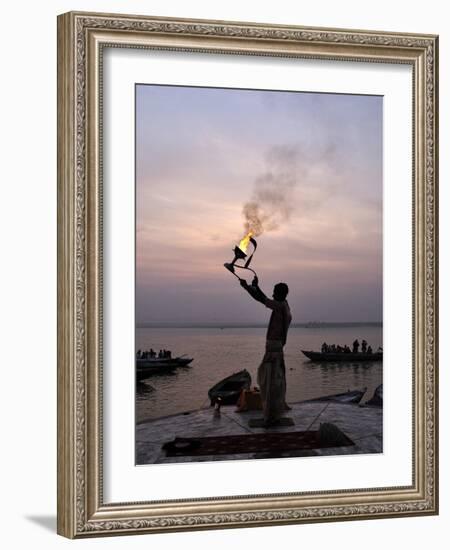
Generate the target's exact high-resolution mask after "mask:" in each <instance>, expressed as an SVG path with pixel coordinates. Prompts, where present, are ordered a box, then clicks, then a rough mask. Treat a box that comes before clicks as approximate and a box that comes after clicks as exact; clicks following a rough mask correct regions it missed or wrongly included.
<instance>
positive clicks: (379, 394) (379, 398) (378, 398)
mask: <svg viewBox="0 0 450 550" xmlns="http://www.w3.org/2000/svg"><path fill="white" fill-rule="evenodd" d="M366 405H369V406H371V407H382V406H383V384H380V385H379V386H378V387H377V388H376V390H375V391H374V393H373V396H372V397H371V398H370V399H369V401H366Z"/></svg>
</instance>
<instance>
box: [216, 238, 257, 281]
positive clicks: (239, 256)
mask: <svg viewBox="0 0 450 550" xmlns="http://www.w3.org/2000/svg"><path fill="white" fill-rule="evenodd" d="M252 235H253V233H252V232H251V231H250V232H249V233H248V234H247V235H246V236H245V237H244V238H243V239H242V240H241V242H240V243H239V246H235V247H234V249H233V252H234V258H233V261H232V262H231V263H225V264H223V265H224V266H225V268H226V269H228V271H230V272H231V273H233V275H236V273H235V271H234V270H235V268H236V267H239V268H240V269H249V270H250V271H253V269H251V268H250V267H249V265H250V262H251V261H252V258H253V254H254V253H255V250H256V247H257V246H258V245H257V243H256V240H255V239H254V238H253V237H252ZM250 242H251V243H252V245H253V252H252V254H251V256H250V258H249V259H248V260H247V261H246V263H245V265H239V264H236V262H237V261H238V260H245V258H247V253H246V252H247V247H248V244H249V243H250ZM253 273H255V272H254V271H253ZM236 277H237V275H236Z"/></svg>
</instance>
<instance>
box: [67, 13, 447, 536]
mask: <svg viewBox="0 0 450 550" xmlns="http://www.w3.org/2000/svg"><path fill="white" fill-rule="evenodd" d="M105 48H139V49H143V50H152V49H153V50H167V51H182V52H187V51H190V52H198V53H201V54H202V55H208V54H209V53H215V54H222V53H223V54H239V55H248V56H268V57H272V58H273V59H278V58H283V57H290V58H301V59H322V60H323V59H326V60H342V61H355V62H363V63H365V62H367V63H392V64H404V65H409V66H410V67H411V68H412V75H413V76H412V78H413V83H412V90H413V94H412V95H413V105H412V128H413V138H412V143H413V151H412V157H411V158H412V175H413V177H412V185H411V191H412V192H411V197H410V198H409V200H411V201H412V211H413V219H412V241H413V242H412V251H413V262H412V266H413V285H412V287H413V297H412V302H413V312H412V318H413V327H412V334H413V338H412V340H413V341H412V346H411V355H412V364H413V373H412V381H413V384H412V394H413V397H412V399H413V415H412V416H413V417H412V419H411V420H412V422H411V424H412V432H413V433H412V474H411V478H412V484H411V485H408V486H389V487H382V488H380V487H376V488H360V489H347V488H343V489H342V490H334V489H333V490H329V491H316V492H308V491H305V492H302V493H298V492H287V493H280V494H258V495H245V496H238V495H236V496H232V497H230V496H227V497H220V496H217V497H214V498H211V497H207V498H191V499H186V498H180V499H175V500H174V499H172V500H170V499H169V500H160V499H159V500H154V499H152V495H151V494H149V495H148V500H146V501H145V502H134V501H130V502H113V503H111V502H105V500H104V476H103V460H104V458H105V457H104V449H103V422H104V412H103V385H102V384H103V351H102V346H103V336H102V326H103V224H102V215H103V214H102V208H103V202H102V200H103V194H102V190H103V155H102V143H103V141H102V140H103V126H102V120H103V119H102V94H101V91H102V86H103V81H102V77H103V61H102V60H103V52H104V49H105ZM437 118H438V38H437V36H433V35H418V34H406V33H387V32H376V31H354V30H342V29H322V28H305V27H297V26H288V25H286V26H281V25H264V24H256V23H240V22H223V21H206V20H205V21H203V20H189V19H171V18H157V17H143V16H132V15H111V14H95V13H77V12H70V13H66V14H63V15H61V16H59V17H58V533H59V534H61V535H64V536H66V537H69V538H82V537H89V536H103V535H121V534H124V535H125V534H136V533H153V532H163V531H184V530H192V529H206V528H231V527H245V526H249V527H250V526H263V525H281V524H289V523H306V522H318V521H340V520H350V519H354V520H356V519H374V518H386V517H399V516H416V515H430V514H437V513H438V370H437V369H438V345H437V338H438V332H437V326H438V310H437V307H438V276H437V267H438V257H437V254H438V192H437V184H438V172H437V170H438V163H437V155H438V134H437V130H438V123H437Z"/></svg>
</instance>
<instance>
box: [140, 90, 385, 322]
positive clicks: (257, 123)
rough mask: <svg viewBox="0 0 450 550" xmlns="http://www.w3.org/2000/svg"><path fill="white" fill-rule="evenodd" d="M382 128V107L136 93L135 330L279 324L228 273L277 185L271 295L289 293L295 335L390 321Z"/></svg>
mask: <svg viewBox="0 0 450 550" xmlns="http://www.w3.org/2000/svg"><path fill="white" fill-rule="evenodd" d="M382 116H383V114H382V97H379V96H356V95H338V94H321V93H303V92H284V91H283V92H277V91H260V90H234V89H218V88H194V87H178V86H161V85H157V86H156V85H155V86H154V85H137V86H136V322H137V324H145V323H151V324H159V323H161V324H171V323H173V324H209V323H211V324H219V325H220V324H234V323H235V324H247V323H264V322H265V321H266V320H267V311H266V310H265V308H264V307H262V306H261V304H258V303H256V302H254V301H252V300H251V299H250V298H249V296H248V295H247V293H245V291H243V289H241V288H240V286H239V283H238V281H237V279H236V278H235V277H233V276H232V275H231V274H230V273H229V272H228V271H226V270H225V268H224V267H223V263H224V262H229V261H231V259H232V257H233V254H232V248H233V247H234V245H235V244H236V243H238V242H239V240H240V239H241V238H242V237H243V235H244V221H245V220H244V217H243V213H242V209H243V206H244V204H245V203H246V202H247V201H249V200H252V199H254V198H255V196H256V197H260V196H262V197H263V198H264V192H265V191H267V189H268V187H267V186H269V187H270V189H271V191H273V190H274V189H275V190H278V191H281V192H282V194H283V197H284V203H283V204H282V205H281V206H280V205H278V206H279V208H278V210H277V212H275V218H276V219H275V221H276V222H277V228H276V229H273V230H271V231H267V232H264V233H263V234H262V235H261V236H260V237H258V249H257V252H256V254H255V256H254V259H253V263H252V267H253V268H254V269H255V270H256V271H257V272H258V274H259V278H260V285H261V287H262V288H263V290H264V291H265V292H266V294H268V295H271V293H272V288H273V285H274V284H275V283H277V282H280V281H284V282H286V283H287V284H288V285H289V288H290V293H289V296H288V301H289V303H290V306H291V309H292V313H293V322H297V323H301V322H308V321H324V322H366V321H374V322H377V321H381V320H382V305H383V292H382ZM266 194H267V193H266Z"/></svg>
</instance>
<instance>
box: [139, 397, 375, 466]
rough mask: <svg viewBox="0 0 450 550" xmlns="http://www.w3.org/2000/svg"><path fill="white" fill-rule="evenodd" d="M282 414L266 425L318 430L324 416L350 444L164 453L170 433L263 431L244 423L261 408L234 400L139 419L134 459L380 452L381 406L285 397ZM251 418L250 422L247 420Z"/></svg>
mask: <svg viewBox="0 0 450 550" xmlns="http://www.w3.org/2000/svg"><path fill="white" fill-rule="evenodd" d="M289 405H290V406H291V407H292V408H291V410H290V411H287V413H286V416H289V418H292V419H293V421H294V425H293V426H280V427H275V428H270V430H269V431H271V432H292V431H302V430H318V429H319V426H320V424H321V423H323V422H330V423H332V424H335V425H336V426H337V427H338V428H339V429H340V430H341V431H343V432H344V433H345V434H346V435H347V436H348V437H349V438H350V439H351V440H352V441H354V443H355V445H353V446H349V447H333V448H326V449H313V450H308V451H297V452H288V453H286V452H281V453H277V454H276V455H273V454H269V453H254V452H253V453H239V454H234V455H231V454H230V455H223V454H221V455H217V456H195V457H191V456H184V457H172V458H168V457H166V453H165V451H163V450H162V448H161V447H162V445H163V444H164V443H166V442H168V441H171V440H173V439H174V438H175V437H207V436H219V435H221V436H226V435H238V434H246V433H263V432H266V430H265V428H262V427H249V420H250V419H257V418H261V411H248V412H241V413H238V412H236V410H235V409H236V407H235V406H229V407H222V409H221V414H220V416H216V415H215V413H214V409H213V408H208V409H200V410H196V411H190V412H186V413H181V414H177V415H173V416H166V417H164V418H159V419H157V420H151V421H148V422H141V423H139V424H138V425H137V426H136V464H138V465H139V464H155V463H158V464H160V463H171V462H177V463H178V462H205V461H208V462H209V461H213V460H236V459H240V460H243V459H247V460H249V459H255V458H275V457H292V456H325V455H328V456H329V455H342V454H373V453H381V452H383V410H382V409H381V408H375V407H361V406H359V405H353V404H341V403H333V402H329V403H326V402H309V403H306V402H303V403H289ZM252 424H253V423H252Z"/></svg>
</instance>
